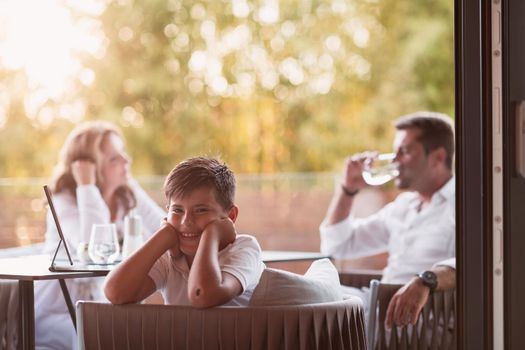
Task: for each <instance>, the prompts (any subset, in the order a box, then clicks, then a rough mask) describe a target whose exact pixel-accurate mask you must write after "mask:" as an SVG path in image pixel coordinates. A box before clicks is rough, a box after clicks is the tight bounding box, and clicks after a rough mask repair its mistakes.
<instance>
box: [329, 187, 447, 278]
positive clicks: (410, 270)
mask: <svg viewBox="0 0 525 350" xmlns="http://www.w3.org/2000/svg"><path fill="white" fill-rule="evenodd" d="M455 203H456V202H455V183H454V178H453V177H452V178H451V179H450V180H449V181H448V182H447V183H446V184H445V185H443V187H441V189H439V190H438V191H437V192H435V193H434V195H433V196H432V199H431V201H430V203H429V204H428V205H427V206H426V207H425V208H423V209H422V210H418V209H419V208H418V207H419V204H420V201H419V195H418V194H417V193H415V192H405V193H402V194H400V195H399V196H398V197H397V198H396V199H395V200H394V201H393V202H392V203H389V204H388V205H386V206H385V207H384V208H383V209H381V210H380V211H379V212H377V213H376V214H373V215H371V216H369V217H366V218H362V219H357V218H352V217H348V218H346V219H345V220H343V221H341V222H338V223H336V224H334V225H328V224H327V223H326V221H323V223H322V224H321V226H320V233H321V252H322V253H324V254H328V255H331V256H332V257H334V258H357V257H361V256H367V255H373V254H377V253H381V252H385V251H387V252H388V253H389V257H388V264H387V266H386V267H385V269H384V270H383V278H382V281H383V282H384V283H406V282H408V281H409V280H410V279H411V278H412V277H413V276H414V274H415V273H418V272H421V271H425V270H428V269H430V268H431V267H432V266H433V265H434V264H435V263H436V262H438V261H442V260H445V259H448V258H452V257H455V256H456V254H455V252H456V249H455V248H456V244H455V237H456V214H455V213H456V212H455V205H456V204H455Z"/></svg>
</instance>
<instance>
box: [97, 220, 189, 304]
mask: <svg viewBox="0 0 525 350" xmlns="http://www.w3.org/2000/svg"><path fill="white" fill-rule="evenodd" d="M168 249H170V250H171V251H172V252H177V251H178V249H179V238H178V235H177V233H176V231H175V229H174V228H173V227H172V226H171V225H169V224H168V223H167V222H165V223H164V224H163V225H162V226H161V228H160V229H159V230H158V231H157V232H155V233H154V234H153V236H152V237H151V238H150V239H149V240H147V241H146V243H144V245H143V246H142V247H140V248H139V249H138V250H137V251H136V252H135V253H133V254H132V255H131V256H129V257H128V258H127V259H125V260H123V261H122V262H121V263H120V264H119V265H118V266H117V267H115V269H113V270H112V271H111V272H110V273H109V275H108V276H107V277H106V281H105V286H104V293H105V294H106V297H107V298H108V300H109V301H111V302H112V303H113V304H126V303H136V302H139V301H141V300H143V299H145V298H146V297H148V296H149V295H150V294H151V293H153V292H154V291H155V290H156V286H155V283H154V282H153V280H152V279H151V277H149V276H148V273H149V271H150V270H151V268H152V266H153V264H154V263H155V262H156V261H157V260H158V259H159V258H160V257H161V256H162V254H164V253H165V252H166V251H167V250H168Z"/></svg>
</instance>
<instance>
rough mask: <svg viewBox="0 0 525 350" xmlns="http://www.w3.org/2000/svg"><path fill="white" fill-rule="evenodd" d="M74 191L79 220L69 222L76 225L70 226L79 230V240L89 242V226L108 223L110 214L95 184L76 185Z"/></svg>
mask: <svg viewBox="0 0 525 350" xmlns="http://www.w3.org/2000/svg"><path fill="white" fill-rule="evenodd" d="M76 192H77V208H78V221H79V222H77V223H74V222H71V224H73V225H75V226H76V227H74V228H73V227H72V229H74V230H75V231H77V232H78V231H80V236H79V242H80V241H84V242H89V237H90V236H91V226H93V224H106V223H108V224H109V223H110V221H111V214H110V212H109V208H108V206H107V205H106V203H105V202H104V199H103V198H102V194H101V193H100V190H99V189H98V187H97V186H95V185H80V186H77V189H76ZM73 221H76V220H73ZM79 228H80V230H79ZM77 244H78V242H77ZM75 248H76V245H74V246H73V249H75Z"/></svg>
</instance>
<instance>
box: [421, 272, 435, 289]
mask: <svg viewBox="0 0 525 350" xmlns="http://www.w3.org/2000/svg"><path fill="white" fill-rule="evenodd" d="M419 278H421V280H422V281H423V284H424V285H425V286H427V287H428V288H430V291H433V290H434V289H436V287H437V276H436V274H435V273H434V272H432V271H425V272H423V273H421V274H420V275H419Z"/></svg>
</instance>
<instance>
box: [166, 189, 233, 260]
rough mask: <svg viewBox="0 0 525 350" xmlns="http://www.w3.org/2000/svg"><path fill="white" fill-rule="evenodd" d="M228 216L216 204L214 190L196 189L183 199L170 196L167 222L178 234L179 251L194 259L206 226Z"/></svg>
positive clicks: (225, 211)
mask: <svg viewBox="0 0 525 350" xmlns="http://www.w3.org/2000/svg"><path fill="white" fill-rule="evenodd" d="M228 216H229V211H228V210H226V209H224V208H223V207H222V205H220V204H219V202H217V199H216V196H215V189H214V188H212V187H208V186H205V187H199V188H196V189H195V190H193V191H192V192H190V193H188V194H187V195H186V196H185V197H184V198H180V197H175V196H172V197H171V199H170V202H169V206H168V217H167V220H168V222H169V223H170V224H171V225H172V226H173V227H174V228H175V229H176V230H177V231H178V232H179V243H180V251H181V252H182V253H183V254H184V255H186V256H189V257H194V256H195V254H196V253H197V248H198V246H199V242H200V239H201V235H202V232H203V230H204V228H205V227H206V225H208V224H209V223H210V222H212V221H214V220H216V219H219V218H224V217H228ZM234 219H235V218H233V220H234Z"/></svg>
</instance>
